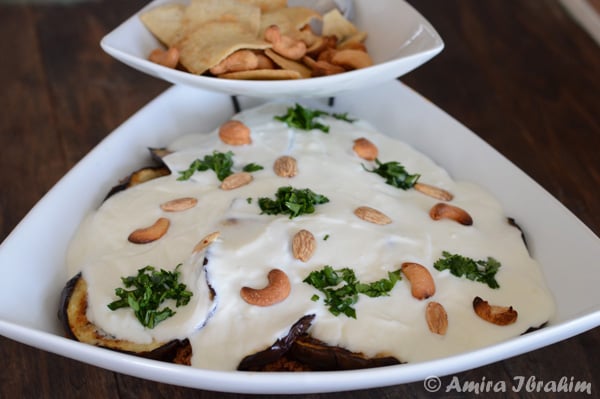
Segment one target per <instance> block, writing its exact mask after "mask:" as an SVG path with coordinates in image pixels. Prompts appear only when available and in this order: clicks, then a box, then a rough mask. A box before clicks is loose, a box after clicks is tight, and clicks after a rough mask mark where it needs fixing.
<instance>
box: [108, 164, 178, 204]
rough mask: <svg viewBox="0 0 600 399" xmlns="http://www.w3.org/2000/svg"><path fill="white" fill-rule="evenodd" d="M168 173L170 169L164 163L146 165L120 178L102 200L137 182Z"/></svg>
mask: <svg viewBox="0 0 600 399" xmlns="http://www.w3.org/2000/svg"><path fill="white" fill-rule="evenodd" d="M170 174H171V171H170V170H169V168H167V167H166V166H164V165H159V166H146V167H144V168H141V169H138V170H136V171H135V172H133V173H131V174H130V175H129V176H127V177H126V178H125V179H123V180H121V181H120V182H119V184H118V185H116V186H114V187H112V188H111V189H110V191H109V192H108V194H107V195H106V197H104V200H105V201H106V200H107V199H108V198H110V197H112V196H113V195H114V194H116V193H118V192H119V191H123V190H126V189H128V188H130V187H133V186H135V185H137V184H141V183H144V182H147V181H149V180H152V179H156V178H158V177H162V176H167V175H170Z"/></svg>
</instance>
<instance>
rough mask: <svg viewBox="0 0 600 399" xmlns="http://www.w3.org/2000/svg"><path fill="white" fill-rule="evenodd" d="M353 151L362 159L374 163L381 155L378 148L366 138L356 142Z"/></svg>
mask: <svg viewBox="0 0 600 399" xmlns="http://www.w3.org/2000/svg"><path fill="white" fill-rule="evenodd" d="M352 149H353V150H354V152H355V153H356V155H358V156H359V157H361V158H362V159H366V160H367V161H374V160H375V158H377V155H378V154H379V150H378V149H377V146H376V145H375V144H373V143H372V142H371V141H369V140H368V139H366V138H364V137H360V138H358V139H356V140H354V146H353V147H352Z"/></svg>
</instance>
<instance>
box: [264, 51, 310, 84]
mask: <svg viewBox="0 0 600 399" xmlns="http://www.w3.org/2000/svg"><path fill="white" fill-rule="evenodd" d="M265 55H266V56H267V57H269V58H270V59H272V60H273V62H274V63H275V64H277V65H279V66H280V67H281V69H284V70H291V71H296V72H298V73H299V74H300V76H301V77H302V78H310V76H311V74H312V71H311V70H310V68H307V67H306V66H305V65H303V64H301V63H299V62H296V61H293V60H290V59H288V58H285V57H282V56H280V55H279V54H277V53H276V52H274V51H273V50H271V49H266V50H265Z"/></svg>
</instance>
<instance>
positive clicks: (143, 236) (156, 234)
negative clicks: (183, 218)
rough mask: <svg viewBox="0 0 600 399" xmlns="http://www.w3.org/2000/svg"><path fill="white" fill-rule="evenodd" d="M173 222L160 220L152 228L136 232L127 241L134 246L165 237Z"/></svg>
mask: <svg viewBox="0 0 600 399" xmlns="http://www.w3.org/2000/svg"><path fill="white" fill-rule="evenodd" d="M170 224H171V222H170V221H169V219H167V218H159V219H158V220H156V222H154V224H153V225H152V226H148V227H144V228H141V229H137V230H134V231H133V232H132V233H131V234H129V237H127V239H128V240H129V242H132V243H134V244H147V243H149V242H152V241H156V240H158V239H159V238H161V237H162V236H164V235H165V234H166V233H167V231H168V230H169V225H170Z"/></svg>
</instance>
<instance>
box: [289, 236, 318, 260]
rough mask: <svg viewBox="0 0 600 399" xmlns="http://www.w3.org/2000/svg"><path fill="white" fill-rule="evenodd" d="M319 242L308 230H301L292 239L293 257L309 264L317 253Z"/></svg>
mask: <svg viewBox="0 0 600 399" xmlns="http://www.w3.org/2000/svg"><path fill="white" fill-rule="evenodd" d="M316 245H317V241H316V240H315V236H314V235H313V234H312V233H311V232H310V231H308V230H304V229H302V230H300V231H298V232H297V233H296V234H294V238H292V255H293V256H294V258H295V259H299V260H301V261H302V262H307V261H308V260H309V259H310V258H311V257H312V256H313V253H314V252H315V247H316Z"/></svg>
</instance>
